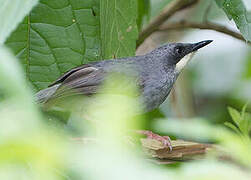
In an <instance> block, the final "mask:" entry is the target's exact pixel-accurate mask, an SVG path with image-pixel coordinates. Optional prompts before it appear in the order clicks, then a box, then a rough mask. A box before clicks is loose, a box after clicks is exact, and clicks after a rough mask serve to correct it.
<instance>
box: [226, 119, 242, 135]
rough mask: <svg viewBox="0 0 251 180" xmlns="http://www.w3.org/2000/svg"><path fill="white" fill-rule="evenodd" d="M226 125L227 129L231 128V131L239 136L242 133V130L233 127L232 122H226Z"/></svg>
mask: <svg viewBox="0 0 251 180" xmlns="http://www.w3.org/2000/svg"><path fill="white" fill-rule="evenodd" d="M224 125H225V126H227V127H229V128H230V129H232V130H234V131H235V132H236V133H238V134H240V133H241V132H240V130H239V129H238V128H237V127H236V126H235V125H233V124H232V123H230V122H225V123H224Z"/></svg>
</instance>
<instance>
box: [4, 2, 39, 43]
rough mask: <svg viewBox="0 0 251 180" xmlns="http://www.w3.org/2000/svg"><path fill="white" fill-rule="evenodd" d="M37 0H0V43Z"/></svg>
mask: <svg viewBox="0 0 251 180" xmlns="http://www.w3.org/2000/svg"><path fill="white" fill-rule="evenodd" d="M37 2H38V0H12V1H8V0H7V1H6V0H0V44H3V43H4V41H5V40H6V38H7V37H8V36H9V35H10V33H11V32H12V31H13V30H14V29H15V28H16V26H17V25H18V23H20V22H21V21H22V19H23V18H24V16H25V15H27V14H28V13H29V11H30V10H31V9H32V8H33V7H34V6H35V5H36V4H37Z"/></svg>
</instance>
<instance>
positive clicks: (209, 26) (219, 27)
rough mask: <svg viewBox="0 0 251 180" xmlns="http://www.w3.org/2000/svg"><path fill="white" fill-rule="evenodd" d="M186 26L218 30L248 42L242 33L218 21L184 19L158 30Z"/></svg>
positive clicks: (184, 27) (183, 27)
mask: <svg viewBox="0 0 251 180" xmlns="http://www.w3.org/2000/svg"><path fill="white" fill-rule="evenodd" d="M186 28H193V29H207V30H213V31H217V32H220V33H223V34H226V35H229V36H232V37H234V38H236V39H239V40H241V41H244V42H246V40H245V39H244V38H243V36H242V35H241V34H240V33H238V32H235V31H233V30H230V29H228V28H227V27H225V26H223V25H220V24H216V23H209V22H204V23H196V22H188V21H185V20H183V21H180V22H175V23H169V24H167V25H163V26H161V27H159V29H158V30H159V31H169V30H179V29H186ZM248 44H249V45H251V43H250V42H248Z"/></svg>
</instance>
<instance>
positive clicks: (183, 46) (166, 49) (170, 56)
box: [150, 40, 212, 72]
mask: <svg viewBox="0 0 251 180" xmlns="http://www.w3.org/2000/svg"><path fill="white" fill-rule="evenodd" d="M211 42H212V40H206V41H201V42H198V43H170V44H165V45H163V46H160V47H159V48H157V49H155V50H153V51H152V52H151V53H150V54H151V55H152V56H155V57H156V58H159V59H162V60H163V61H165V62H166V63H167V64H168V65H175V66H176V67H175V69H176V70H177V71H178V72H180V71H181V70H182V69H183V68H184V67H185V65H186V64H187V63H188V61H189V60H190V59H191V56H192V55H193V54H194V52H195V51H197V50H198V49H200V48H202V47H204V46H206V45H208V44H209V43H211Z"/></svg>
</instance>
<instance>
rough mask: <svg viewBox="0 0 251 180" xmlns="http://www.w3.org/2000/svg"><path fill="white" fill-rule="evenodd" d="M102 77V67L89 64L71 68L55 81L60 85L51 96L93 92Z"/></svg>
mask: <svg viewBox="0 0 251 180" xmlns="http://www.w3.org/2000/svg"><path fill="white" fill-rule="evenodd" d="M104 77H105V72H104V71H103V70H102V69H98V68H96V67H93V66H90V65H86V66H82V67H81V68H76V69H74V70H71V71H69V72H67V73H66V74H64V75H63V76H61V77H60V78H59V79H58V80H57V81H55V82H57V83H61V85H60V87H59V88H58V89H57V91H56V92H55V94H54V95H53V98H58V97H65V96H70V95H92V94H95V93H96V92H97V89H98V87H99V85H100V84H101V83H102V82H103V80H104ZM54 84H55V83H54Z"/></svg>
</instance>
